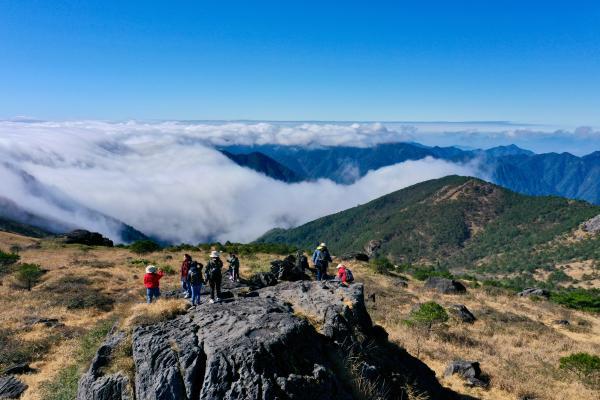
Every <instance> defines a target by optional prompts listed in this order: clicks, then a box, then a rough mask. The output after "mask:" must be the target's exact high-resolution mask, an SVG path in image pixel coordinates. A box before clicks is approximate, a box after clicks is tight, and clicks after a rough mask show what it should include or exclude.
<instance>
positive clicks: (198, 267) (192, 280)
mask: <svg viewBox="0 0 600 400" xmlns="http://www.w3.org/2000/svg"><path fill="white" fill-rule="evenodd" d="M202 268H203V265H202V264H200V263H197V262H196V261H193V262H192V265H191V266H190V270H189V271H188V275H187V283H188V285H189V287H190V289H191V291H192V298H191V301H192V305H193V306H196V305H198V304H200V292H202V285H203V284H204V279H203V278H202Z"/></svg>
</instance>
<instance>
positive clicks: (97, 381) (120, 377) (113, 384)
mask: <svg viewBox="0 0 600 400" xmlns="http://www.w3.org/2000/svg"><path fill="white" fill-rule="evenodd" d="M124 339H125V334H124V333H123V332H111V333H110V334H109V336H108V338H107V339H106V340H105V341H104V343H103V344H102V346H100V348H99V349H98V351H97V352H96V356H95V357H94V359H93V360H92V364H91V365H90V368H89V369H88V371H87V372H86V373H85V374H84V375H83V376H82V377H81V379H80V380H79V386H78V389H77V400H133V396H132V393H133V392H132V389H131V387H130V383H129V379H128V378H127V376H126V375H125V374H123V373H115V374H104V372H103V369H104V368H105V367H107V366H108V365H109V364H110V361H111V359H112V357H113V354H114V351H115V349H116V348H117V346H119V344H120V343H121V341H123V340H124Z"/></svg>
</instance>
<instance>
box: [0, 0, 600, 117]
mask: <svg viewBox="0 0 600 400" xmlns="http://www.w3.org/2000/svg"><path fill="white" fill-rule="evenodd" d="M599 27H600V2H598V1H576V0H571V1H534V0H532V1H524V0H520V1H509V0H506V1H499V0H498V1H484V0H473V1H460V0H453V1H410V2H408V1H390V2H386V1H314V2H313V1H307V0H303V1H283V0H279V1H248V0H246V1H240V2H233V1H161V2H158V1H150V0H145V1H137V2H136V1H111V0H103V1H89V0H88V1H60V0H52V1H31V0H0V117H3V118H8V117H13V116H16V115H27V116H31V117H37V118H47V119H80V118H94V119H129V118H137V119H271V120H413V121H414V120H450V121H460V120H512V121H521V122H534V123H548V124H566V125H572V126H578V125H592V126H600V28H599Z"/></svg>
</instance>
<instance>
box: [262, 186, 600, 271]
mask: <svg viewBox="0 0 600 400" xmlns="http://www.w3.org/2000/svg"><path fill="white" fill-rule="evenodd" d="M598 214H600V207H598V206H594V205H590V204H588V203H585V202H581V201H573V200H568V199H563V198H559V197H533V196H524V195H520V194H517V193H514V192H512V191H509V190H507V189H504V188H501V187H499V186H496V185H493V184H490V183H487V182H484V181H481V180H479V179H475V178H467V177H459V176H448V177H445V178H441V179H437V180H431V181H427V182H422V183H419V184H417V185H414V186H411V187H408V188H406V189H402V190H399V191H397V192H394V193H391V194H389V195H386V196H383V197H381V198H379V199H376V200H374V201H371V202H369V203H367V204H364V205H361V206H358V207H355V208H352V209H349V210H346V211H343V212H340V213H337V214H333V215H330V216H326V217H324V218H320V219H318V220H315V221H313V222H310V223H308V224H305V225H302V226H300V227H297V228H294V229H290V230H281V229H276V230H273V231H270V232H268V233H267V234H265V235H264V236H263V237H261V238H260V239H259V241H261V242H274V243H287V244H290V245H296V246H300V247H303V248H312V247H313V246H314V244H315V243H317V242H319V241H326V242H327V243H328V245H329V247H330V248H331V250H332V251H333V252H334V253H337V254H340V253H345V252H349V251H361V250H362V249H363V248H364V247H365V245H366V244H367V243H368V242H369V241H370V240H380V241H381V243H382V244H381V249H380V250H379V254H380V255H382V256H386V257H389V258H390V259H392V260H393V261H395V262H397V263H412V264H430V265H441V266H442V267H449V268H453V269H465V268H473V267H477V268H478V270H480V271H495V272H498V271H503V272H514V271H523V270H528V271H533V270H535V269H538V268H547V269H549V268H551V266H553V265H556V264H557V263H560V262H567V261H571V260H576V259H580V260H582V259H585V260H588V259H591V260H599V259H600V250H599V249H600V246H598V245H599V244H600V236H598V235H596V236H593V235H587V234H581V235H579V236H577V237H573V238H572V239H573V240H570V236H571V235H575V233H576V231H577V229H578V227H579V226H580V224H581V223H582V222H584V221H586V220H588V219H590V218H592V217H594V216H595V215H598Z"/></svg>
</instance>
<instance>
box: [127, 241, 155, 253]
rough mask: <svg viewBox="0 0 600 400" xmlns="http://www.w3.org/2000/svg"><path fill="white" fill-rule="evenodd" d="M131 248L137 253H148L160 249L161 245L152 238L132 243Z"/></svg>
mask: <svg viewBox="0 0 600 400" xmlns="http://www.w3.org/2000/svg"><path fill="white" fill-rule="evenodd" d="M129 248H130V249H131V251H133V252H134V253H136V254H146V253H152V252H155V251H158V250H160V245H159V244H158V243H156V242H154V241H152V240H138V241H137V242H134V243H132V244H131V245H130V246H129Z"/></svg>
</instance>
